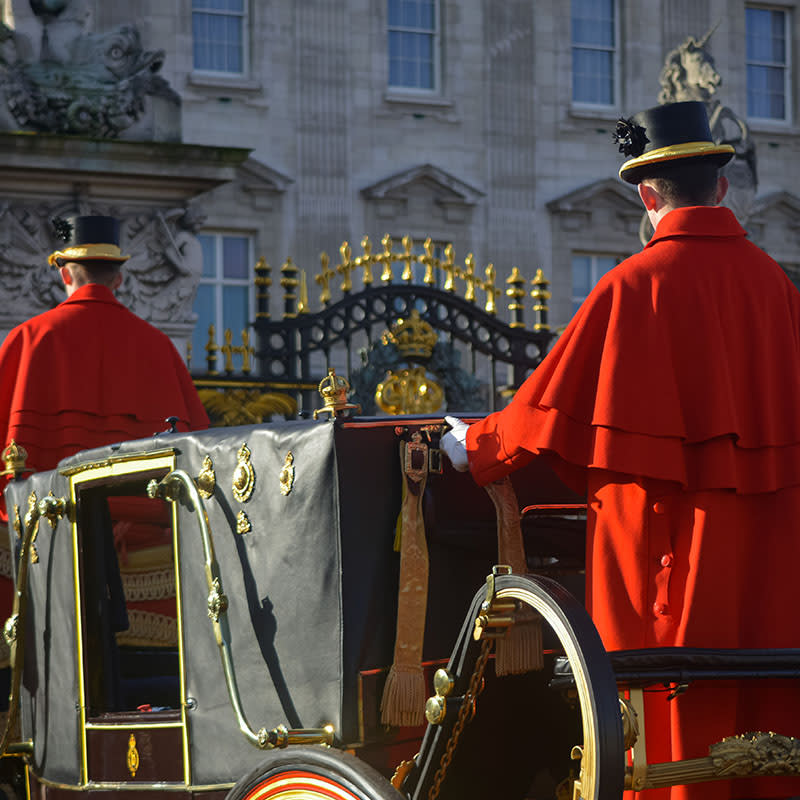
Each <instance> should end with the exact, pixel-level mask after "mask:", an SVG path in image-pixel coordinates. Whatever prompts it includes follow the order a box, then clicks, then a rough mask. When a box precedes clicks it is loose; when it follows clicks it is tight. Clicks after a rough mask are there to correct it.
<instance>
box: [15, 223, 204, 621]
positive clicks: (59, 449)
mask: <svg viewBox="0 0 800 800" xmlns="http://www.w3.org/2000/svg"><path fill="white" fill-rule="evenodd" d="M56 228H57V234H58V235H60V236H61V238H63V239H64V240H65V246H64V248H63V249H62V250H58V251H56V252H54V253H53V254H52V255H51V256H50V259H49V261H50V264H51V265H53V266H54V267H56V268H58V270H59V272H60V274H61V279H62V280H63V282H64V287H65V289H66V293H67V299H66V300H64V301H63V302H62V303H60V304H59V305H58V306H56V307H55V308H53V309H51V310H50V311H46V312H45V313H43V314H39V315H38V316H35V317H32V318H31V319H29V320H27V321H26V322H23V323H22V324H21V325H19V326H17V327H16V328H14V329H13V330H12V331H11V332H10V333H9V334H8V336H7V337H6V339H5V341H4V342H3V344H2V347H0V436H2V442H3V443H4V444H3V445H2V447H5V446H7V445H8V444H10V443H11V441H12V440H13V441H15V442H16V444H17V445H19V446H21V447H23V448H24V449H25V450H26V451H27V454H28V461H27V466H28V467H31V468H32V469H34V470H35V471H37V472H38V471H42V470H48V469H53V468H54V467H55V466H56V465H57V464H58V462H59V461H60V460H61V459H62V458H65V457H67V456H70V455H73V454H75V453H77V452H78V451H79V450H85V449H88V448H92V447H100V446H102V445H107V444H112V443H114V442H119V441H123V440H126V439H138V438H143V437H147V436H152V435H153V434H154V433H156V432H159V431H163V430H165V428H166V427H167V425H166V418H167V417H176V418H177V420H178V422H177V427H178V428H179V429H180V430H195V429H202V428H207V427H208V415H207V414H206V411H205V409H204V408H203V404H202V403H201V402H200V398H199V397H198V394H197V390H196V389H195V387H194V384H193V383H192V379H191V377H190V375H189V372H188V370H187V368H186V365H185V364H184V362H183V359H182V358H181V357H180V355H179V354H178V351H177V350H176V349H175V347H174V345H173V344H172V342H171V341H170V339H169V337H168V336H167V335H166V334H164V333H163V332H161V331H160V330H158V329H157V328H155V327H153V326H152V325H150V324H149V323H147V322H145V321H144V320H143V319H141V318H140V317H137V316H136V315H135V314H133V313H132V312H130V311H129V310H128V309H126V308H125V307H124V306H123V305H122V304H120V303H119V302H118V301H117V300H116V299H115V298H114V294H113V292H114V290H115V289H117V288H118V287H119V285H120V283H121V282H122V274H121V272H120V267H121V265H122V263H123V262H124V261H126V260H127V259H128V256H123V255H122V254H121V251H120V248H119V222H118V220H116V219H114V218H113V217H105V216H83V217H76V218H74V219H73V220H71V221H67V220H57V221H56ZM7 480H8V476H5V477H4V478H3V479H2V481H3V482H2V484H0V488H1V487H4V486H5V483H6V481H7ZM23 513H24V511H23ZM7 519H8V517H7V513H6V508H5V502H4V501H3V500H2V498H0V522H7ZM11 592H12V589H11V581H10V579H9V578H7V577H3V578H0V618H2V619H3V620H5V618H6V617H7V616H8V615H9V613H10V609H11Z"/></svg>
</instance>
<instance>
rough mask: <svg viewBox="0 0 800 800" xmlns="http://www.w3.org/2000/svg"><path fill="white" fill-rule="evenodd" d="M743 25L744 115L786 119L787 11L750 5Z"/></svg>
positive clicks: (758, 117) (787, 76)
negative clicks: (745, 69) (744, 46)
mask: <svg viewBox="0 0 800 800" xmlns="http://www.w3.org/2000/svg"><path fill="white" fill-rule="evenodd" d="M746 27H747V116H748V117H753V118H756V119H775V120H788V119H789V108H788V99H789V74H790V69H789V66H790V65H789V44H788V40H787V33H788V31H789V30H790V27H789V12H788V11H784V10H779V9H774V8H758V7H756V6H750V7H748V8H747V9H746Z"/></svg>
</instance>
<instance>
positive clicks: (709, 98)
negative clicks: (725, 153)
mask: <svg viewBox="0 0 800 800" xmlns="http://www.w3.org/2000/svg"><path fill="white" fill-rule="evenodd" d="M715 30H716V26H715V27H714V28H712V29H711V30H710V31H709V32H708V33H707V34H706V35H705V36H703V37H702V38H701V39H699V40H696V39H695V38H694V37H693V36H689V37H688V38H687V39H686V41H684V42H683V43H682V44H680V45H679V46H678V47H676V48H675V49H674V50H672V51H671V52H670V53H669V55H668V56H667V58H666V61H665V63H664V67H663V69H662V70H661V75H660V78H659V80H660V82H661V93H660V94H659V96H658V102H659V103H675V102H680V101H683V100H699V101H701V102H703V103H705V104H706V109H707V111H708V120H709V125H710V127H711V136H712V138H713V139H714V141H715V142H717V144H730V145H732V146H733V148H734V150H735V151H736V154H735V156H734V157H733V159H731V161H730V162H729V163H728V164H727V165H726V166H725V167H723V169H722V174H723V175H725V176H726V177H727V178H728V181H729V182H730V188H729V190H728V195H727V197H726V198H725V203H724V205H726V206H728V207H729V208H730V209H731V210H732V211H733V212H734V214H736V216H737V217H738V219H739V222H740V223H742V224H743V225H744V224H745V222H746V221H747V218H748V217H749V215H750V211H751V209H752V206H753V201H754V200H755V196H756V189H757V187H758V176H757V172H756V148H755V143H754V142H753V139H752V137H751V135H750V129H749V128H748V126H747V123H746V122H745V121H744V120H743V119H741V118H740V117H738V116H737V115H736V114H735V113H734V112H733V111H732V110H731V109H730V108H729V107H728V106H725V105H722V103H721V102H720V101H719V100H718V99H717V98H716V97H714V94H715V93H716V91H717V89H718V88H719V87H720V85H721V84H722V78H721V76H720V74H719V73H718V72H717V70H716V68H715V66H714V59H713V58H712V56H711V54H710V53H709V52H708V50H707V49H706V45H707V44H708V40H709V39H710V38H711V34H713V33H714V31H715Z"/></svg>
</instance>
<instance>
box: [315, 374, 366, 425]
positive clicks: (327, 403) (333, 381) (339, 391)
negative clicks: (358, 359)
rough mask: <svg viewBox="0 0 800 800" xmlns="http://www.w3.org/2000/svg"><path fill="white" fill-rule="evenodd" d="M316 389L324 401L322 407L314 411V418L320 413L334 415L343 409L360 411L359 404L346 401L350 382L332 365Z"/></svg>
mask: <svg viewBox="0 0 800 800" xmlns="http://www.w3.org/2000/svg"><path fill="white" fill-rule="evenodd" d="M317 391H318V392H319V394H320V397H322V402H323V403H324V405H323V407H322V408H318V409H317V410H316V411H314V419H317V417H318V416H319V415H320V414H330V415H331V417H336V416H338V415H339V414H341V413H342V412H343V411H347V410H352V409H358V412H359V413H361V406H359V405H354V404H353V403H348V402H347V393H348V392H349V391H350V384H349V383H348V381H347V379H346V378H343V377H341V375H337V374H336V370H335V369H334V368H333V367H328V374H327V375H326V376H325V377H324V378H323V379H322V380H321V381H320V382H319V386H318V387H317Z"/></svg>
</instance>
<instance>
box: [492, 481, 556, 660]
mask: <svg viewBox="0 0 800 800" xmlns="http://www.w3.org/2000/svg"><path fill="white" fill-rule="evenodd" d="M486 491H487V492H488V493H489V497H491V498H492V502H493V503H494V507H495V511H496V512H497V557H498V562H499V563H500V564H508V565H509V566H510V567H511V571H512V572H514V573H516V574H518V575H524V574H525V573H526V572H527V571H528V566H527V561H526V559H525V545H524V543H523V541H522V525H521V524H520V513H519V503H518V501H517V494H516V492H515V491H514V487H513V485H512V484H511V479H510V478H509V477H505V478H503V479H502V480H499V481H495V482H494V483H490V484H489V485H488V486H487V487H486ZM514 617H515V618H514V624H513V626H512V627H511V629H510V630H509V631H508V633H507V634H506V635H505V637H504V638H502V639H498V640H497V642H496V647H495V664H494V668H495V672H496V673H497V674H498V675H519V674H522V673H524V672H530V671H532V670H537V669H542V668H543V667H544V658H543V653H542V650H543V647H542V618H541V617H540V616H539V614H538V613H537V612H536V611H534V610H533V609H532V608H531V607H530V606H522V607H521V608H520V609H519V611H517V612H516V614H515V615H514Z"/></svg>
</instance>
